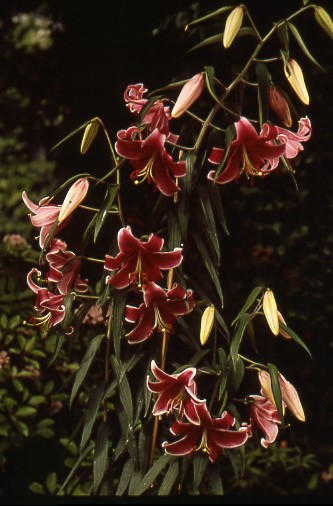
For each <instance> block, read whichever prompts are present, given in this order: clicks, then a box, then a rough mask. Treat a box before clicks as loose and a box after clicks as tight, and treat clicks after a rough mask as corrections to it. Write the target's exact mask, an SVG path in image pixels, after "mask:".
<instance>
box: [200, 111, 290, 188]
mask: <svg viewBox="0 0 333 506" xmlns="http://www.w3.org/2000/svg"><path fill="white" fill-rule="evenodd" d="M235 128H236V139H235V140H233V141H232V142H231V145H230V151H229V155H228V158H227V162H226V165H225V169H224V170H223V171H222V172H221V174H219V175H218V176H217V178H216V179H215V182H216V183H219V184H225V183H229V182H230V181H233V180H234V179H238V178H239V176H240V175H241V174H242V173H245V175H246V176H247V177H253V176H266V175H268V174H270V173H271V171H272V170H274V169H276V167H277V166H278V163H279V157H280V156H282V155H283V154H284V153H285V151H286V146H285V143H283V144H281V145H274V143H273V142H272V141H273V140H276V139H277V136H278V134H279V131H278V128H277V127H276V126H273V125H268V124H267V123H265V124H264V125H263V127H262V130H261V132H260V134H259V135H258V133H257V131H256V129H255V128H254V126H253V125H252V124H251V123H250V122H249V120H248V119H247V118H244V117H241V118H240V120H239V121H237V122H236V123H235ZM224 152H225V150H224V149H221V148H213V150H212V152H211V154H210V157H209V159H208V160H209V161H210V162H211V163H213V164H215V165H218V164H219V163H220V162H221V161H222V159H223V156H224ZM214 174H215V171H210V172H209V174H208V179H211V180H212V181H214Z"/></svg>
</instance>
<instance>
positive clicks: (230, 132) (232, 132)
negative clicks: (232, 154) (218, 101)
mask: <svg viewBox="0 0 333 506" xmlns="http://www.w3.org/2000/svg"><path fill="white" fill-rule="evenodd" d="M235 136H236V128H235V126H234V124H232V125H229V126H228V128H227V129H226V131H225V148H224V154H223V158H222V160H221V162H220V163H219V165H218V166H217V169H216V172H215V174H214V181H215V180H216V178H217V177H218V176H219V174H220V173H221V171H222V170H223V169H224V166H225V164H226V161H227V159H228V156H229V151H230V147H231V143H232V141H233V140H234V138H235Z"/></svg>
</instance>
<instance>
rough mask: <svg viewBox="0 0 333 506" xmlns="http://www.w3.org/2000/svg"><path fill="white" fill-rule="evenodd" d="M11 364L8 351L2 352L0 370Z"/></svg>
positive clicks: (0, 354) (0, 353)
mask: <svg viewBox="0 0 333 506" xmlns="http://www.w3.org/2000/svg"><path fill="white" fill-rule="evenodd" d="M9 362H10V357H9V355H8V353H7V352H6V351H0V369H3V368H4V367H6V366H7V365H8V364H9Z"/></svg>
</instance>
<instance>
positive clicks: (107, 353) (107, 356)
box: [103, 299, 113, 422]
mask: <svg viewBox="0 0 333 506" xmlns="http://www.w3.org/2000/svg"><path fill="white" fill-rule="evenodd" d="M112 313H113V299H112V300H111V302H110V306H109V318H108V326H107V331H106V350H105V358H104V383H105V389H106V388H107V386H108V382H109V374H110V351H111V350H110V344H111V332H112ZM107 416H108V407H107V399H106V398H105V399H104V405H103V420H104V422H106V421H107Z"/></svg>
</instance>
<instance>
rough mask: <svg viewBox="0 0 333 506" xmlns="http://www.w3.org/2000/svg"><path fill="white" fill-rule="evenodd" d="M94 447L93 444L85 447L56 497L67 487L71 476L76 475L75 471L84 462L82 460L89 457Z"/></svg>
mask: <svg viewBox="0 0 333 506" xmlns="http://www.w3.org/2000/svg"><path fill="white" fill-rule="evenodd" d="M94 447H95V443H91V445H89V446H87V448H86V449H85V450H84V451H83V452H82V453H81V455H80V457H79V458H78V459H77V461H76V462H75V464H74V466H73V467H72V469H71V470H70V473H69V474H68V476H67V478H66V480H65V481H64V483H63V484H62V486H61V489H60V490H59V492H58V495H61V494H62V492H63V491H64V489H65V488H66V487H67V485H68V483H69V482H70V481H71V479H72V476H74V474H75V473H76V471H77V470H78V469H79V467H80V465H81V464H82V462H83V461H84V459H85V458H86V457H87V456H88V455H89V453H90V452H91V450H92V449H93V448H94Z"/></svg>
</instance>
